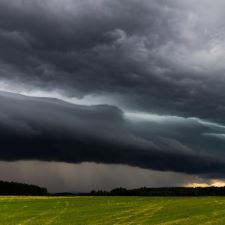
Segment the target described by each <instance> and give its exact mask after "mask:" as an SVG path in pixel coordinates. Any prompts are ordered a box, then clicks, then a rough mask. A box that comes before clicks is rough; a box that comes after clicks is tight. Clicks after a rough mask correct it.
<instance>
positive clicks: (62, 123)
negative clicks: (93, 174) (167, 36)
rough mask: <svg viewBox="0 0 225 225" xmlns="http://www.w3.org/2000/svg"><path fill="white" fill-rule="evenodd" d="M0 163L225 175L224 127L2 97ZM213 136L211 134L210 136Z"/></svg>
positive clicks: (101, 107) (106, 107) (110, 108)
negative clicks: (113, 166)
mask: <svg viewBox="0 0 225 225" xmlns="http://www.w3.org/2000/svg"><path fill="white" fill-rule="evenodd" d="M0 102H1V109H0V136H1V140H0V149H1V152H0V159H1V160H8V161H14V160H22V159H23V160H35V159H38V160H43V161H61V162H70V163H80V162H84V161H85V162H87V161H88V162H98V163H111V164H127V165H131V166H137V167H142V168H147V169H155V170H162V171H175V172H185V173H191V174H202V175H204V176H209V177H211V176H212V177H214V176H215V177H223V174H224V170H225V167H224V160H225V158H224V156H225V155H224V153H223V152H222V149H223V145H224V141H225V139H223V138H221V139H219V138H217V137H214V136H213V135H214V133H215V132H217V133H218V134H222V133H221V132H224V130H225V128H224V127H223V126H220V125H217V124H213V123H207V122H204V121H199V120H197V119H191V118H190V119H185V118H179V117H163V116H154V115H147V116H143V115H141V114H137V113H124V112H123V111H121V110H120V109H119V108H116V107H114V106H109V105H97V106H80V105H74V104H69V103H65V102H63V101H59V100H57V99H47V98H32V97H26V96H22V95H17V94H11V93H6V92H1V93H0ZM209 134H211V136H210V135H209Z"/></svg>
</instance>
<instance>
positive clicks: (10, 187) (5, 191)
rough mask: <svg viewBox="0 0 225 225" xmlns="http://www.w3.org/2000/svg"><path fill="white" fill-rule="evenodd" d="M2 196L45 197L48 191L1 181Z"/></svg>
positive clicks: (28, 185) (29, 185)
mask: <svg viewBox="0 0 225 225" xmlns="http://www.w3.org/2000/svg"><path fill="white" fill-rule="evenodd" d="M0 195H26V196H29V195H30V196H44V195H48V191H47V189H46V188H43V187H39V186H36V185H31V184H21V183H17V182H6V181H0Z"/></svg>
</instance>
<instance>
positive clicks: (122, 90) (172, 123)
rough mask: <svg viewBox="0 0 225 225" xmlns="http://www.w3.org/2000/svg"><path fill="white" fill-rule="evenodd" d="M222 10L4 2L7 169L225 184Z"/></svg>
mask: <svg viewBox="0 0 225 225" xmlns="http://www.w3.org/2000/svg"><path fill="white" fill-rule="evenodd" d="M224 7H225V2H224V1H223V0H217V1H216V2H215V1H210V0H204V1H203V0H198V1H194V0H184V1H179V0H169V1H168V0H167V1H165V0H114V1H111V0H44V1H43V0H29V1H28V0H27V1H26V0H10V1H9V0H0V90H1V92H0V137H1V138H0V160H2V161H17V160H41V161H55V162H67V163H82V162H95V163H103V164H120V165H129V166H135V167H139V168H143V169H151V170H158V171H173V172H182V173H186V174H192V175H193V174H194V175H198V176H200V177H205V178H220V179H223V178H224V177H225V152H224V150H225V148H224V147H225V94H224V93H225V92H224V88H225V63H224V60H223V59H224V57H225V42H224V38H225V24H224V19H225V16H224V12H223V11H224ZM21 94H22V95H21ZM121 170H122V167H121ZM109 174H110V173H109Z"/></svg>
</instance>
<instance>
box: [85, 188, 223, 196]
mask: <svg viewBox="0 0 225 225" xmlns="http://www.w3.org/2000/svg"><path fill="white" fill-rule="evenodd" d="M87 195H90V196H225V187H204V188H203V187H195V188H194V187H168V188H146V187H143V188H137V189H131V190H128V189H125V188H116V189H113V190H111V191H101V190H99V191H91V192H90V193H88V194H87Z"/></svg>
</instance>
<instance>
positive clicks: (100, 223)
mask: <svg viewBox="0 0 225 225" xmlns="http://www.w3.org/2000/svg"><path fill="white" fill-rule="evenodd" d="M0 224H1V225H19V224H20V225H47V224H52V225H89V224H91V225H92V224H93V225H94V224H95V225H106V224H107V225H114V224H118V225H139V224H146V225H151V224H154V225H157V224H161V225H163V224H165V225H175V224H179V225H181V224H182V225H185V224H188V225H191V224H194V225H198V224H208V225H209V224H213V225H215V224H221V225H224V224H225V198H223V197H0Z"/></svg>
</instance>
